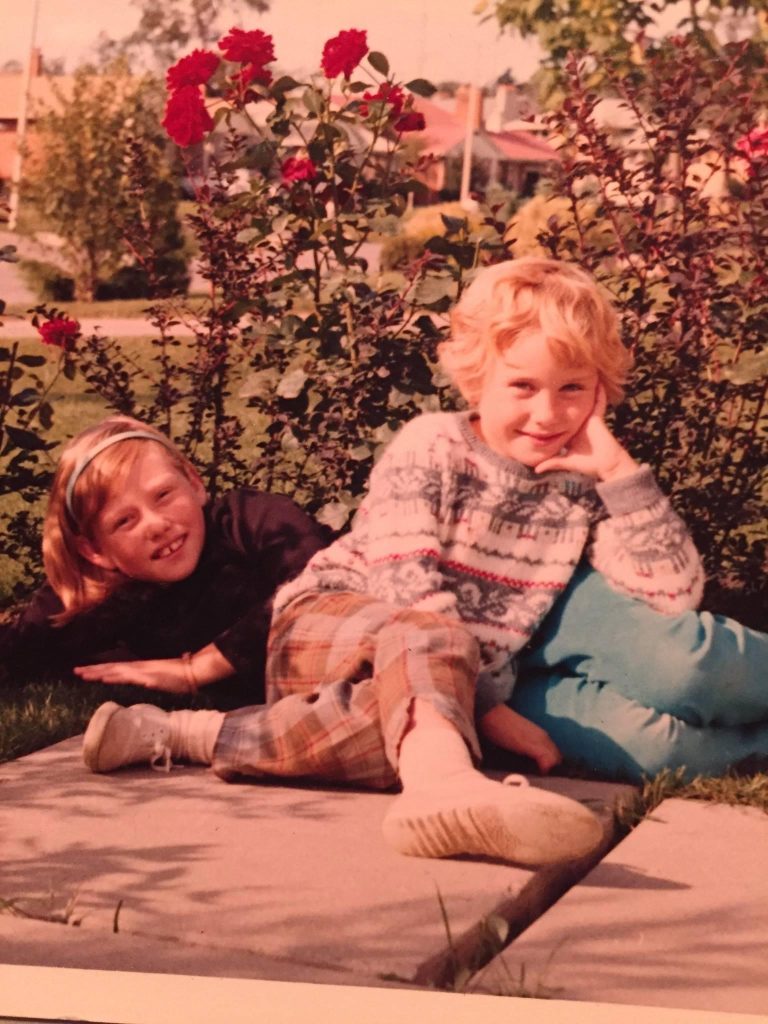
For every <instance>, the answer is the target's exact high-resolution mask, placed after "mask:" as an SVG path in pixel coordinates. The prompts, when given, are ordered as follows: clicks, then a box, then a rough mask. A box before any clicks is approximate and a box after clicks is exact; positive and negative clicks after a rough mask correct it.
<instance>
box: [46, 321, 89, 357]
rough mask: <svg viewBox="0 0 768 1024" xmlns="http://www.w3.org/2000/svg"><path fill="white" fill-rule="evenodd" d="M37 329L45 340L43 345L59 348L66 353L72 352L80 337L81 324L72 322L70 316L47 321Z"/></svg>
mask: <svg viewBox="0 0 768 1024" xmlns="http://www.w3.org/2000/svg"><path fill="white" fill-rule="evenodd" d="M37 329H38V331H39V333H40V337H41V338H42V339H43V344H45V345H55V346H56V347H57V348H62V349H64V351H65V352H71V351H72V349H73V348H74V347H75V342H76V341H77V339H78V337H79V336H80V324H79V323H78V322H77V320H70V319H69V317H68V316H60V317H56V319H54V320H46V321H45V323H44V324H40V326H39V327H38V328H37Z"/></svg>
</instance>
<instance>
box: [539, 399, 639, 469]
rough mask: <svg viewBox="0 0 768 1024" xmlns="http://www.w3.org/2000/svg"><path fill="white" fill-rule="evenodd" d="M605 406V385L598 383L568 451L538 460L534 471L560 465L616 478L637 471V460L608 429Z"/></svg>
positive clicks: (560, 467) (564, 467)
mask: <svg viewBox="0 0 768 1024" xmlns="http://www.w3.org/2000/svg"><path fill="white" fill-rule="evenodd" d="M607 408H608V399H607V397H606V394H605V388H604V387H603V385H602V384H598V386H597V393H596V395H595V406H594V408H593V410H592V412H591V413H590V414H589V416H588V417H587V419H586V420H585V421H584V424H583V426H582V427H581V430H579V432H578V433H577V434H575V435H574V436H573V437H572V438H571V440H570V441H569V442H568V449H567V451H566V452H564V453H563V454H561V455H554V456H553V457H552V458H551V459H545V460H544V461H543V462H540V463H539V464H538V466H536V469H535V472H536V473H548V472H550V470H554V469H560V470H565V471H566V472H568V471H570V472H574V473H584V475H585V476H591V477H595V478H597V479H598V480H618V479H619V478H620V477H623V476H630V475H631V474H632V473H635V472H637V470H638V468H639V467H638V464H637V463H636V462H635V460H634V459H633V458H632V456H631V455H630V454H629V452H628V451H627V450H626V449H625V448H624V447H622V445H621V444H619V442H618V441H617V440H616V438H615V437H614V436H613V434H612V433H611V431H610V430H609V429H608V425H607V424H606V422H605V410H606V409H607Z"/></svg>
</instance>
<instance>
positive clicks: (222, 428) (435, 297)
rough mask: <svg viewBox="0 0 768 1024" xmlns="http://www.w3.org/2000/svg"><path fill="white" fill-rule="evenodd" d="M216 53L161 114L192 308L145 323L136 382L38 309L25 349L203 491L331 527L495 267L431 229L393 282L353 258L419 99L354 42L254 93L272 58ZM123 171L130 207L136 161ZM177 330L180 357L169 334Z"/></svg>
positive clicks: (404, 198) (176, 88)
mask: <svg viewBox="0 0 768 1024" xmlns="http://www.w3.org/2000/svg"><path fill="white" fill-rule="evenodd" d="M217 49H218V51H219V52H218V53H217V52H214V50H213V49H210V50H201V49H197V50H194V51H193V52H192V53H190V54H188V55H187V56H184V57H182V58H181V60H179V61H178V62H177V63H176V64H175V65H174V66H173V67H171V68H170V69H169V70H168V72H167V74H166V79H165V81H166V87H167V93H168V96H167V104H166V109H165V113H164V117H163V125H164V127H165V128H166V131H167V133H168V135H169V136H170V137H171V138H172V139H173V140H174V141H176V142H177V143H178V144H179V146H180V147H181V150H182V158H183V160H184V163H185V166H186V173H187V176H188V180H189V181H190V182H191V183H192V185H193V187H194V189H195V195H196V209H195V212H194V213H193V215H192V216H191V218H190V226H191V228H192V230H193V231H194V233H195V235H196V239H197V248H198V251H199V254H200V255H199V266H200V270H201V272H202V274H203V276H204V277H205V278H206V279H207V281H208V284H209V294H208V298H207V301H206V302H205V303H204V304H203V305H202V306H201V305H200V304H199V303H193V304H190V303H182V302H180V301H178V300H173V301H172V302H167V303H165V302H164V303H162V304H160V303H158V304H156V305H154V306H152V307H151V308H150V310H149V315H150V317H151V319H152V322H153V324H154V328H155V337H154V338H153V339H152V340H151V342H150V343H149V345H148V350H149V352H151V353H152V355H151V357H150V360H149V365H148V366H146V365H145V366H142V367H139V366H137V364H136V363H135V361H134V360H133V359H132V357H131V355H130V354H128V353H127V352H126V351H124V349H123V346H122V345H121V343H120V342H118V341H115V340H113V339H109V338H105V337H103V336H102V335H100V334H94V335H89V336H85V337H77V336H76V334H75V332H74V328H72V327H69V326H67V324H66V323H64V322H63V318H62V316H61V314H60V313H59V312H58V311H57V310H46V309H44V308H42V307H41V308H40V309H39V310H38V311H37V314H36V315H37V316H38V317H39V318H40V328H39V329H40V332H41V340H42V341H44V342H47V343H51V342H52V343H53V344H57V345H59V346H60V348H61V358H62V360H64V362H63V363H62V366H66V372H67V373H68V374H69V373H75V372H76V373H78V374H79V375H80V376H81V377H82V379H83V380H84V382H85V384H86V387H87V388H88V390H90V391H92V392H95V393H96V394H97V395H98V396H99V397H100V399H101V400H102V402H103V403H104V405H106V406H107V408H109V409H115V410H119V411H121V412H126V413H132V414H134V415H137V416H139V417H142V418H144V419H147V420H149V421H151V422H154V423H156V424H157V425H158V426H160V427H161V428H163V429H165V430H166V431H167V432H168V433H169V434H170V435H171V436H173V438H174V439H175V440H176V442H177V443H178V444H179V445H180V447H181V448H182V449H183V450H184V451H185V452H187V454H188V455H189V456H190V458H192V459H193V460H194V461H195V462H196V464H197V465H198V466H199V468H200V470H201V472H202V474H203V476H204V478H205V480H206V482H207V484H208V487H209V489H210V491H211V493H214V492H215V491H216V490H217V489H218V488H219V487H221V486H222V485H223V484H228V483H235V482H243V481H248V480H249V481H251V482H254V483H256V484H259V485H261V486H263V487H265V488H271V489H275V490H279V491H283V492H285V493H288V494H290V495H292V496H293V497H295V498H296V499H297V500H298V501H300V502H301V503H302V504H303V505H305V506H306V507H307V508H308V509H310V510H311V511H313V512H315V513H317V514H318V515H319V517H320V518H321V519H322V520H324V521H325V522H327V523H329V524H330V525H331V526H333V527H334V528H341V527H343V525H344V524H345V522H346V521H347V519H348V517H349V515H350V514H351V512H352V510H353V509H354V507H355V506H356V504H357V501H358V500H359V497H360V494H361V492H362V488H363V485H364V482H365V480H366V478H367V475H368V472H369V470H370V467H371V464H372V459H373V456H374V453H375V452H376V450H377V448H378V447H379V446H380V445H381V444H382V443H384V442H385V441H386V440H387V439H388V438H389V437H390V436H391V435H392V433H393V432H394V431H395V430H396V429H397V427H398V426H399V424H400V423H401V422H402V421H404V420H405V419H407V418H410V417H411V416H412V415H414V414H415V413H416V412H417V411H418V410H419V409H421V408H424V407H430V408H431V407H437V405H438V404H439V403H440V402H446V401H450V400H451V399H450V396H449V395H448V392H447V391H446V388H445V386H444V382H443V381H442V380H441V378H440V376H439V375H438V374H437V373H436V370H435V364H434V347H435V343H436V342H437V341H438V340H439V338H440V337H441V335H442V332H443V331H444V320H443V319H442V317H443V314H444V313H445V311H446V310H447V308H448V306H449V305H450V303H451V301H452V300H453V298H454V297H455V296H456V295H457V294H458V292H459V290H460V289H461V287H462V285H463V282H464V279H465V277H466V275H467V273H468V272H470V271H471V270H472V268H473V267H474V266H475V265H477V264H478V263H480V262H483V261H486V260H488V259H491V258H493V255H494V241H493V237H492V231H491V232H490V233H489V231H486V232H485V234H484V236H483V237H480V234H479V233H478V232H476V231H473V230H469V228H468V226H467V224H466V222H464V221H462V220H461V219H457V218H452V219H451V218H448V219H446V221H445V223H444V234H443V235H442V236H440V237H438V238H436V239H435V247H434V251H432V252H430V253H427V254H426V255H424V256H421V257H420V258H419V259H418V260H416V261H414V262H413V263H412V264H411V265H410V266H409V267H407V268H406V269H405V270H404V271H403V272H402V273H398V274H378V273H371V272H370V270H369V266H368V258H369V253H370V251H371V250H370V247H369V243H370V242H371V240H372V239H374V240H377V239H380V238H381V237H383V236H385V235H386V233H387V232H388V231H391V230H393V228H394V227H395V226H396V225H397V223H398V220H399V217H400V215H401V214H402V212H403V211H404V210H405V208H406V206H407V203H408V197H409V195H413V194H416V193H418V192H419V190H420V189H421V188H422V186H421V185H420V183H419V181H418V179H417V178H416V177H414V174H413V171H414V168H413V167H412V166H410V165H409V163H408V162H407V160H406V159H405V157H404V155H403V153H404V150H405V149H406V147H405V145H404V142H403V137H404V135H405V134H406V133H407V132H409V131H413V130H416V129H417V128H418V127H419V126H420V125H421V124H422V121H423V119H422V116H421V113H420V112H419V111H417V110H416V109H415V107H414V101H415V97H416V96H418V95H428V94H429V93H430V92H431V91H432V90H431V86H430V85H429V84H428V83H427V82H424V81H423V80H420V79H416V80H413V81H410V82H400V81H398V80H396V78H395V76H394V75H393V74H392V73H391V72H390V69H389V63H388V61H387V59H386V58H385V57H384V56H383V55H382V54H380V53H377V52H375V51H369V49H368V44H367V37H366V34H365V33H364V32H362V31H361V30H357V29H350V30H348V31H345V32H341V33H339V34H338V35H336V36H335V37H334V38H333V39H331V40H329V41H328V43H327V44H326V45H325V46H322V47H320V46H319V47H318V55H319V56H320V55H321V54H322V56H321V73H319V74H318V75H316V76H314V77H312V78H310V79H308V80H307V81H304V82H298V81H296V80H294V79H293V78H290V77H288V76H282V77H279V78H278V79H277V80H276V81H273V80H272V73H271V71H270V68H269V65H271V64H272V63H273V62H274V60H275V48H274V43H273V41H272V39H271V37H270V36H268V35H267V34H266V33H263V32H261V31H244V30H240V29H232V30H231V31H230V32H228V33H227V34H226V35H225V36H224V37H223V38H222V39H221V40H220V41H219V43H218V46H217ZM131 169H132V172H133V174H134V177H133V179H132V180H133V185H132V188H133V189H134V190H135V192H136V195H137V196H140V194H141V188H142V178H141V171H142V161H141V153H140V151H139V150H138V149H137V150H136V151H135V152H132V154H131ZM488 220H489V222H493V218H492V217H491V216H490V215H489V217H488ZM500 227H503V225H499V224H497V225H496V228H500ZM142 231H143V229H142V225H141V223H139V222H137V223H136V225H134V228H133V230H132V232H131V234H130V237H129V238H128V241H129V243H130V247H131V251H132V252H133V253H135V254H137V255H140V257H141V260H142V265H143V266H145V267H146V268H147V272H148V273H150V274H151V273H152V268H153V267H154V266H155V265H156V263H157V261H158V256H157V254H156V253H153V251H152V249H151V244H150V243H151V240H150V238H149V236H148V235H146V233H142ZM495 244H496V245H501V242H500V240H499V236H498V234H497V236H496V242H495ZM438 250H440V251H438ZM180 322H183V323H185V324H186V325H187V326H189V327H190V328H191V329H192V331H193V338H192V341H191V343H189V344H188V343H186V342H185V343H184V344H180V343H179V342H178V340H177V339H176V338H175V337H174V333H173V332H174V327H175V326H176V325H177V324H178V323H180ZM74 340H77V344H76V346H74V347H72V345H71V342H74Z"/></svg>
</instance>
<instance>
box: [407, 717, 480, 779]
mask: <svg viewBox="0 0 768 1024" xmlns="http://www.w3.org/2000/svg"><path fill="white" fill-rule="evenodd" d="M397 772H398V775H399V776H400V782H401V783H402V786H403V789H404V790H406V789H407V790H419V789H421V790H424V789H433V788H440V789H442V788H444V787H446V786H450V785H453V784H455V782H456V781H457V778H456V777H457V776H460V775H464V774H466V773H471V774H472V775H477V774H479V773H478V772H477V771H476V770H475V767H474V765H473V763H472V755H471V754H470V752H469V748H468V747H467V744H466V743H465V742H464V739H463V737H462V735H461V733H459V732H458V731H457V730H456V729H454V727H453V726H451V725H447V726H445V727H441V726H431V725H430V726H420V725H417V726H414V727H413V728H412V729H411V731H410V732H408V733H406V735H405V737H404V738H403V740H402V742H401V744H400V756H399V758H398V764H397Z"/></svg>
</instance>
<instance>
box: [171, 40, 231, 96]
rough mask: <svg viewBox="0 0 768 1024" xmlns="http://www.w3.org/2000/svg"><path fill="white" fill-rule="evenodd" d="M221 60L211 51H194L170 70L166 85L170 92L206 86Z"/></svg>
mask: <svg viewBox="0 0 768 1024" xmlns="http://www.w3.org/2000/svg"><path fill="white" fill-rule="evenodd" d="M218 66H219V58H218V57H217V56H216V54H215V53H212V52H211V51H210V50H193V51H192V53H188V54H187V56H186V57H182V58H181V60H180V61H177V62H176V63H175V64H174V65H173V67H172V68H168V71H167V72H166V75H165V84H166V86H167V87H168V90H169V91H170V92H175V91H176V89H181V87H182V86H184V85H205V83H206V82H207V81H208V79H209V78H210V77H211V75H212V74H213V73H214V71H215V70H216V68H217V67H218Z"/></svg>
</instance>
